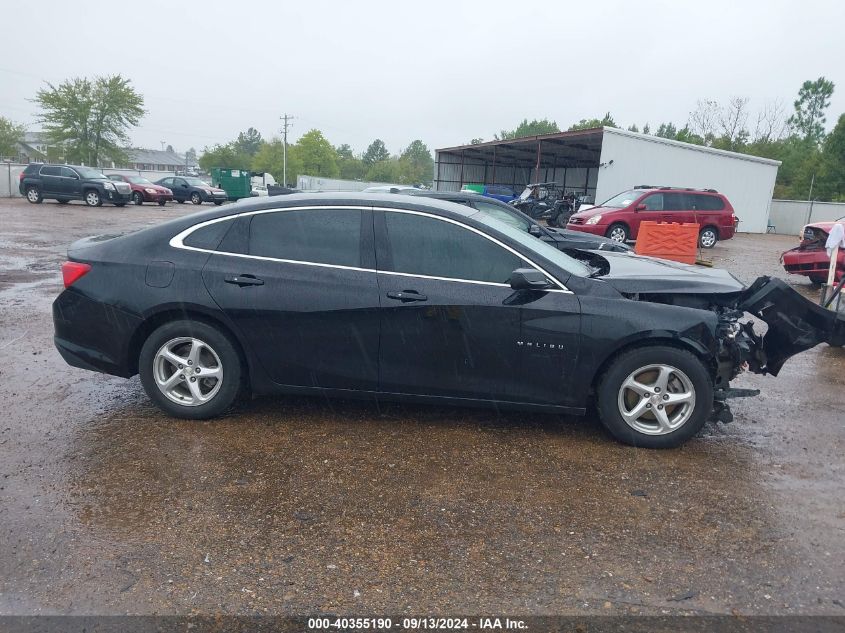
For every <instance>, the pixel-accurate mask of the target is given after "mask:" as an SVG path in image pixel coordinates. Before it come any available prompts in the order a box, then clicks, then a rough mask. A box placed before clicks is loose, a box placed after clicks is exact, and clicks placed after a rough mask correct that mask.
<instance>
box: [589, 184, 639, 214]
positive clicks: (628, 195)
mask: <svg viewBox="0 0 845 633" xmlns="http://www.w3.org/2000/svg"><path fill="white" fill-rule="evenodd" d="M642 194H643V192H642V191H637V190H635V189H629V190H628V191H623V192H622V193H617V194H616V195H615V196H613V197H612V198H611V199H610V200H607V201H606V202H602V203H601V204H600V205H599V206H600V207H614V208H617V209H622V208H624V207H627V206H630V205H631V204H632V203H633V202H634V200H636V199H637V198H639V197H640V196H641V195H642Z"/></svg>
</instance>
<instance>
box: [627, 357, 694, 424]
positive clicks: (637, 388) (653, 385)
mask: <svg viewBox="0 0 845 633" xmlns="http://www.w3.org/2000/svg"><path fill="white" fill-rule="evenodd" d="M618 405H619V413H620V414H621V415H622V419H623V420H624V421H625V423H626V424H627V425H628V426H630V427H631V428H632V429H634V430H635V431H638V432H640V433H643V434H645V435H667V434H668V433H672V432H673V431H676V430H678V429H679V428H681V427H682V426H683V425H684V424H686V423H687V421H688V420H689V419H690V417H691V416H692V414H693V411H694V410H695V387H693V384H692V381H691V380H690V379H689V377H687V375H686V374H685V373H684V372H682V371H681V370H680V369H678V368H676V367H672V366H671V365H646V366H645V367H640V368H639V369H637V370H635V371H632V372H631V373H630V374H629V375H628V377H627V378H626V379H625V380H624V381H623V382H622V386H621V387H620V388H619V396H618Z"/></svg>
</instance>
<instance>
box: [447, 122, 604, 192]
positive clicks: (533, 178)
mask: <svg viewBox="0 0 845 633" xmlns="http://www.w3.org/2000/svg"><path fill="white" fill-rule="evenodd" d="M603 135H604V129H603V128H591V129H587V130H576V131H572V132H556V133H554V134H541V135H538V136H525V137H522V138H517V139H509V140H503V141H489V142H487V143H478V144H475V145H462V146H458V147H447V148H444V149H438V150H437V151H436V160H435V166H434V187H435V189H437V190H438V191H456V190H459V189H460V188H461V187H462V186H463V185H464V184H467V183H483V184H491V185H492V184H498V185H506V186H509V187H512V188H514V189H516V191H517V193H519V191H521V190H522V188H523V187H524V186H525V185H526V184H528V183H530V182H550V181H554V182H557V183H559V184H560V185H561V186H562V187H563V188H564V189H565V190H566V191H575V192H579V193H581V194H587V195H590V196H594V195H595V190H596V182H597V177H598V168H599V166H600V158H601V147H602V137H603Z"/></svg>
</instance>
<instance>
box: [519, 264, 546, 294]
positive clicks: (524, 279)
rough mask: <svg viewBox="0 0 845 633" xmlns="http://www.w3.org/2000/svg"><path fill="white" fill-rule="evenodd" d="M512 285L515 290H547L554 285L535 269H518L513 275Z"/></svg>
mask: <svg viewBox="0 0 845 633" xmlns="http://www.w3.org/2000/svg"><path fill="white" fill-rule="evenodd" d="M510 284H511V288H513V289H514V290H545V289H546V288H549V287H551V285H552V284H551V283H550V282H549V280H548V279H546V276H545V275H544V274H543V273H541V272H540V271H539V270H537V269H535V268H517V269H516V270H515V271H513V272H512V273H511V279H510Z"/></svg>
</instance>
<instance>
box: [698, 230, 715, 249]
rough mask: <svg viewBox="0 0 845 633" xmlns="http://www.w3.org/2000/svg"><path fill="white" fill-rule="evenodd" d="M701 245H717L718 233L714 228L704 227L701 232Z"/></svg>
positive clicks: (708, 246) (706, 246) (710, 246)
mask: <svg viewBox="0 0 845 633" xmlns="http://www.w3.org/2000/svg"><path fill="white" fill-rule="evenodd" d="M701 245H702V246H703V247H704V248H713V247H714V246H715V245H716V233H715V231H713V230H712V229H704V230H703V231H702V232H701Z"/></svg>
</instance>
